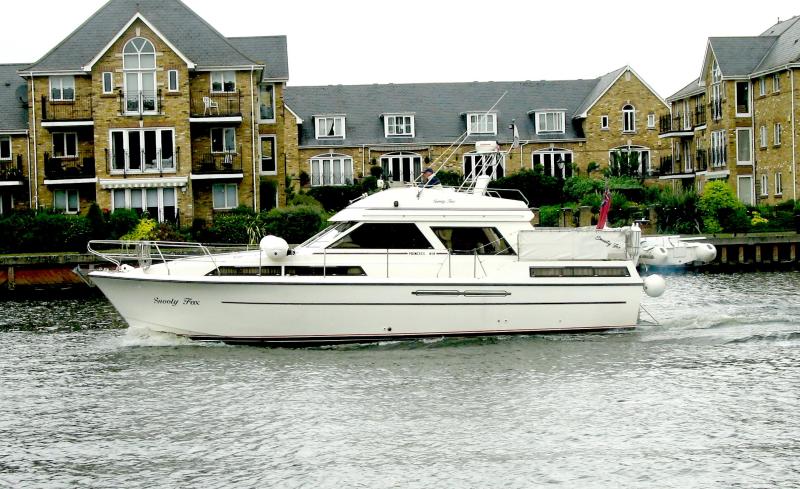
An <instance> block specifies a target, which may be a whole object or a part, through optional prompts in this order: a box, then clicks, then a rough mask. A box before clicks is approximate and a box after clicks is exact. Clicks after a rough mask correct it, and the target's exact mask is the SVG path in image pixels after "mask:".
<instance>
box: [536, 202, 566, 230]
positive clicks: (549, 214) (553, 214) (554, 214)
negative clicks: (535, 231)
mask: <svg viewBox="0 0 800 489" xmlns="http://www.w3.org/2000/svg"><path fill="white" fill-rule="evenodd" d="M560 211H561V205H545V206H542V207H540V208H539V225H540V226H543V227H557V226H558V225H559V222H558V216H559V212H560Z"/></svg>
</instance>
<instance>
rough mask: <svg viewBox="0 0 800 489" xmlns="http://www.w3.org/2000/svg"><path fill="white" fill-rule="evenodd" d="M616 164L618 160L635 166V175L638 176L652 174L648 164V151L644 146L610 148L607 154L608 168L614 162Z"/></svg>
mask: <svg viewBox="0 0 800 489" xmlns="http://www.w3.org/2000/svg"><path fill="white" fill-rule="evenodd" d="M615 160H616V161H617V164H619V163H620V160H625V161H626V162H628V163H635V164H636V165H637V168H636V173H637V174H639V175H650V174H652V167H651V164H650V149H649V148H645V147H644V146H619V147H616V148H612V149H611V151H609V152H608V163H609V167H610V166H611V164H612V163H613V162H614V161H615Z"/></svg>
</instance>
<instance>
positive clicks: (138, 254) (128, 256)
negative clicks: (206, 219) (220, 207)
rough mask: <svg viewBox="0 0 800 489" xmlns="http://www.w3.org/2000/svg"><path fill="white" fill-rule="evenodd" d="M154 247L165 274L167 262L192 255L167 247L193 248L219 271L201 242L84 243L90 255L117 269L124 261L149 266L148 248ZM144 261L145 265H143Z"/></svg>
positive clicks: (212, 257) (114, 241)
mask: <svg viewBox="0 0 800 489" xmlns="http://www.w3.org/2000/svg"><path fill="white" fill-rule="evenodd" d="M98 245H101V246H102V245H106V246H114V247H116V248H115V249H114V250H109V251H102V250H98V249H97V247H98ZM151 248H155V252H156V254H158V256H159V258H158V259H159V260H160V261H161V263H163V264H164V266H165V267H166V269H167V275H170V274H171V272H172V271H171V270H170V267H169V262H170V261H174V260H179V259H184V258H191V257H193V256H194V255H192V254H187V253H177V252H174V251H173V253H170V252H169V251H168V250H169V249H179V250H195V251H197V252H199V256H205V257H208V258H209V260H210V261H211V264H212V265H213V266H214V269H215V270H216V272H217V273H219V266H217V262H216V260H215V259H214V255H213V254H212V253H211V252H210V251H209V249H208V246H206V245H204V244H202V243H194V242H182V241H147V240H144V241H130V240H119V239H93V240H91V241H89V242H88V243H87V245H86V249H87V251H88V252H89V253H91V254H92V255H95V256H97V257H98V258H101V259H103V260H105V261H108V262H110V263H113V264H114V265H115V266H116V268H117V269H119V268H120V267H121V266H122V264H123V262H125V261H134V260H136V261H138V262H139V265H140V266H142V267H143V268H149V266H150V262H151V261H152V258H151V252H150V249H151ZM145 263H146V265H145Z"/></svg>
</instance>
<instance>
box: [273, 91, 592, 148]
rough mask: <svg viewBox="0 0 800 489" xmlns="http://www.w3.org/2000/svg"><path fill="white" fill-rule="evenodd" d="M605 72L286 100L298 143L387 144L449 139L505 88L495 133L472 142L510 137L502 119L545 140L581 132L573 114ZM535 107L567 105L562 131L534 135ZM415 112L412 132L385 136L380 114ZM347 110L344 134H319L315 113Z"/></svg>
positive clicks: (297, 94)
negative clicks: (295, 119) (298, 125)
mask: <svg viewBox="0 0 800 489" xmlns="http://www.w3.org/2000/svg"><path fill="white" fill-rule="evenodd" d="M601 83H605V77H601V78H598V79H593V80H563V81H521V82H472V83H414V84H390V85H344V86H342V85H335V86H310V87H287V88H286V91H285V92H284V93H285V95H284V101H285V103H286V105H287V106H288V107H289V108H291V110H292V111H293V112H295V113H296V114H297V115H298V116H299V117H300V118H301V119H303V120H304V121H305V122H304V124H303V125H302V132H301V137H300V144H301V145H303V146H318V147H321V148H332V147H336V146H353V145H360V144H381V145H391V144H396V143H413V144H430V143H449V142H451V141H453V140H455V139H456V138H457V137H458V136H459V135H461V134H462V133H463V132H464V131H465V130H466V115H465V113H467V112H484V111H487V110H489V108H490V107H492V106H493V105H494V104H495V102H497V100H498V99H499V98H500V97H501V96H502V95H503V93H505V92H507V94H506V95H505V97H503V99H502V100H501V101H500V103H499V104H498V105H497V107H496V108H495V112H496V113H497V130H498V135H497V136H493V135H483V136H480V135H472V136H471V137H470V140H471V141H475V140H484V139H496V140H499V141H510V140H511V139H512V133H511V131H510V130H509V129H508V125H509V124H510V123H511V121H512V120H515V121H516V124H517V126H518V129H519V134H520V138H521V139H523V140H533V141H548V140H556V141H557V140H564V139H576V138H583V134H582V132H581V128H580V124H579V121H578V120H575V119H573V114H576V113H578V110H579V109H580V108H582V107H585V106H586V102H585V101H586V100H587V99H589V98H591V97H589V95H590V94H594V93H597V94H600V93H602V92H603V90H604V89H605V88H603V89H602V90H598V87H597V86H598V84H601ZM536 109H559V110H564V111H565V115H566V117H565V119H566V120H565V132H564V133H563V134H539V135H537V134H536V130H535V126H534V118H533V115H529V114H528V113H529V111H531V110H536ZM403 112H405V113H408V112H411V113H414V114H415V137H414V138H403V137H392V138H386V137H385V136H384V128H383V119H382V118H381V114H391V113H403ZM323 114H345V115H346V124H345V125H346V130H345V134H346V136H347V139H344V140H335V139H334V140H330V139H325V140H317V139H316V138H315V134H314V116H315V115H323Z"/></svg>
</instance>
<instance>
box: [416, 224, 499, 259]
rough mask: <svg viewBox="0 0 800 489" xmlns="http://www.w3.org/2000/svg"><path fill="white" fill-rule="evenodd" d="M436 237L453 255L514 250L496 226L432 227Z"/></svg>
mask: <svg viewBox="0 0 800 489" xmlns="http://www.w3.org/2000/svg"><path fill="white" fill-rule="evenodd" d="M431 229H432V230H433V232H434V233H435V234H436V237H437V238H439V240H440V241H441V242H442V244H443V245H444V247H445V248H447V249H448V250H449V251H450V252H451V253H453V254H454V255H472V254H475V253H477V254H479V255H513V254H514V250H513V249H512V248H511V247H510V246H509V245H508V241H506V240H505V238H503V236H502V235H501V234H500V233H499V232H498V231H497V229H496V228H469V227H452V228H445V227H434V228H431Z"/></svg>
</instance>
